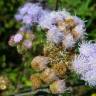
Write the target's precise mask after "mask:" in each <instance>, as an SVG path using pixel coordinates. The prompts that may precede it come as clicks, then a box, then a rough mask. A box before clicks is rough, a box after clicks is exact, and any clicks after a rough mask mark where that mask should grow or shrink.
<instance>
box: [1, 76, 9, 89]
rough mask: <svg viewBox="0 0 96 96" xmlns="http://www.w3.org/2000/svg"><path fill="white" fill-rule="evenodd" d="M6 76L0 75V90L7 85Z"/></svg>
mask: <svg viewBox="0 0 96 96" xmlns="http://www.w3.org/2000/svg"><path fill="white" fill-rule="evenodd" d="M8 82H9V81H8V78H7V77H5V76H0V90H6V89H7V87H8Z"/></svg>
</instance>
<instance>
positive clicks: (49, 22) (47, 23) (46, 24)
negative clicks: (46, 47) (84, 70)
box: [39, 10, 70, 29]
mask: <svg viewBox="0 0 96 96" xmlns="http://www.w3.org/2000/svg"><path fill="white" fill-rule="evenodd" d="M66 16H70V14H69V13H68V12H67V11H65V10H63V11H57V12H56V11H52V12H49V13H47V14H45V15H44V16H43V18H41V20H40V21H39V25H40V26H41V28H43V29H50V28H51V27H54V25H55V24H56V22H57V21H59V20H63V19H64V18H66Z"/></svg>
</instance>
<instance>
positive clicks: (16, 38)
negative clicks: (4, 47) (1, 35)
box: [14, 33, 23, 43]
mask: <svg viewBox="0 0 96 96" xmlns="http://www.w3.org/2000/svg"><path fill="white" fill-rule="evenodd" d="M22 39H23V35H22V34H20V33H17V34H16V35H15V36H14V42H15V43H19V42H20V41H21V40H22Z"/></svg>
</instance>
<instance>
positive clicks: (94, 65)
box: [72, 42, 96, 86]
mask: <svg viewBox="0 0 96 96" xmlns="http://www.w3.org/2000/svg"><path fill="white" fill-rule="evenodd" d="M79 50H80V54H79V55H78V56H75V58H74V61H73V63H72V66H73V69H74V70H75V71H76V73H77V74H80V75H81V79H83V80H85V81H86V82H87V83H88V84H89V85H90V86H96V75H95V74H96V43H91V42H88V43H85V42H84V43H83V44H81V46H80V48H79Z"/></svg>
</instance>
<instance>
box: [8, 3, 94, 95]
mask: <svg viewBox="0 0 96 96" xmlns="http://www.w3.org/2000/svg"><path fill="white" fill-rule="evenodd" d="M15 18H16V20H17V21H21V22H22V24H23V26H24V27H22V28H21V29H20V30H19V31H18V32H17V33H16V34H15V35H13V36H11V38H10V40H9V45H10V46H17V50H18V52H19V53H23V52H26V50H28V49H31V48H32V43H33V40H34V39H35V37H36V36H35V35H34V34H33V32H31V31H30V29H31V28H33V27H34V26H32V25H34V24H35V27H36V28H37V27H39V28H42V29H43V30H44V31H45V32H46V38H47V42H46V44H45V46H44V52H43V53H44V55H43V56H37V57H34V58H33V60H32V63H31V67H32V69H33V70H34V74H32V76H31V82H32V88H33V89H34V90H36V89H38V88H41V87H42V86H43V85H47V86H48V88H49V90H50V91H51V93H53V94H57V93H63V92H64V91H65V90H66V88H67V86H66V82H65V81H66V80H65V79H66V78H65V77H67V76H68V74H66V73H67V72H68V71H70V72H71V69H72V68H73V69H74V71H75V72H76V73H77V74H80V76H81V79H83V80H85V81H86V82H88V83H89V85H91V86H96V75H95V73H96V60H95V58H96V43H91V42H82V44H80V47H79V55H78V54H76V56H75V58H74V60H73V61H72V59H73V57H74V55H75V44H76V43H78V41H79V40H81V41H84V40H85V35H86V32H85V31H86V30H85V22H84V21H83V20H81V19H80V18H79V17H77V16H72V15H71V14H70V13H69V12H67V11H66V10H65V9H63V10H58V11H48V10H47V9H43V8H42V6H41V5H40V4H38V3H35V4H33V3H26V4H25V5H23V6H22V7H20V8H19V10H18V13H17V14H16V15H15ZM36 31H37V30H36ZM73 47H74V48H73ZM65 49H66V50H65ZM71 67H72V68H71Z"/></svg>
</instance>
